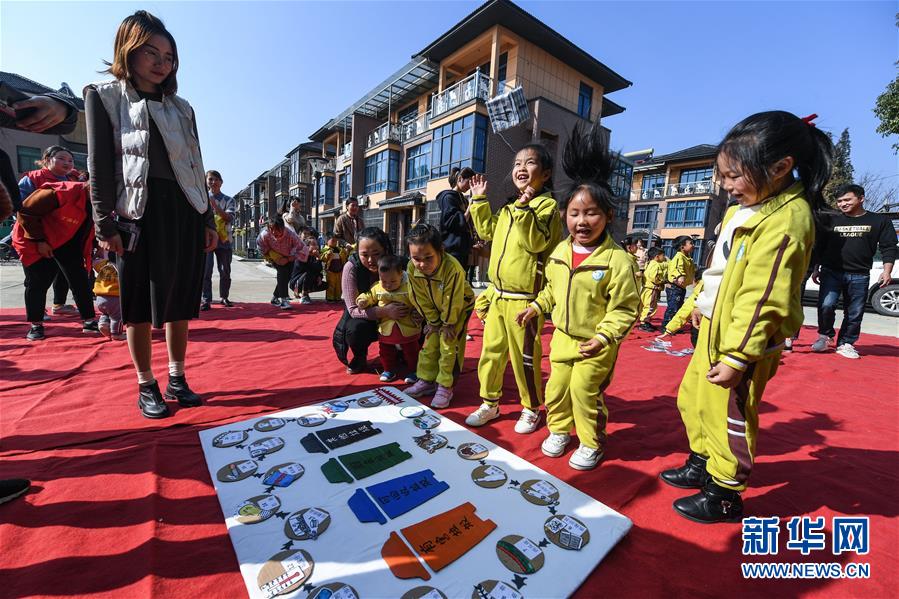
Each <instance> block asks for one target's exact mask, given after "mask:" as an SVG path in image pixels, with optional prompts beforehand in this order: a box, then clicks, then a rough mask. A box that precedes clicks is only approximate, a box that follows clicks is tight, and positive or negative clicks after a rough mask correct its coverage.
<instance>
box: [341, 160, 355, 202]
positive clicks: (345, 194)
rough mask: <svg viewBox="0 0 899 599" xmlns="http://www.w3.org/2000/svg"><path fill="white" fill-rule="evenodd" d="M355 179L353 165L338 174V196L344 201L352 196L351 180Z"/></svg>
mask: <svg viewBox="0 0 899 599" xmlns="http://www.w3.org/2000/svg"><path fill="white" fill-rule="evenodd" d="M352 180H353V167H351V166H348V167H346V170H345V171H344V172H342V173H340V174H339V175H338V176H337V197H338V198H339V199H340V200H341V201H343V200H346V199H347V198H349V197H350V182H351V181H352Z"/></svg>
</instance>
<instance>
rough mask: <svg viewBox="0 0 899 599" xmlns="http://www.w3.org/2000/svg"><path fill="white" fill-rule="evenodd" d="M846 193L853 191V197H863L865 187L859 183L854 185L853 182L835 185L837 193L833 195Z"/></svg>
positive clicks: (840, 195)
mask: <svg viewBox="0 0 899 599" xmlns="http://www.w3.org/2000/svg"><path fill="white" fill-rule="evenodd" d="M847 193H854V194H855V197H857V198H863V197H865V188H864V187H862V186H861V185H856V184H855V183H846V184H845V185H840V186H839V187H837V193H836V194H834V197H835V198H839V197H842V196H844V195H846V194H847Z"/></svg>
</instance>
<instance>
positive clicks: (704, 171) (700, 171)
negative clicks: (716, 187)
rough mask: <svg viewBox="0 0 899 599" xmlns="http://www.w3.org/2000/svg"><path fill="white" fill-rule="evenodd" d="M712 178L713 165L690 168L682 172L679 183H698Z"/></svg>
mask: <svg viewBox="0 0 899 599" xmlns="http://www.w3.org/2000/svg"><path fill="white" fill-rule="evenodd" d="M711 180H712V167H711V166H709V167H705V168H688V169H684V170H682V171H681V172H680V179H679V181H678V182H679V183H698V182H699V181H711Z"/></svg>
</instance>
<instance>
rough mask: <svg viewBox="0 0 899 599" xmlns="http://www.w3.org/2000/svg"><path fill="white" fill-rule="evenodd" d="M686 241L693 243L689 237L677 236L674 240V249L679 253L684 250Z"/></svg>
mask: <svg viewBox="0 0 899 599" xmlns="http://www.w3.org/2000/svg"><path fill="white" fill-rule="evenodd" d="M688 241H693V238H692V237H690V236H689V235H679V236H677V237H675V238H674V247H675V248H676V249H677V250H678V251H679V250H682V249H684V246H685V245H687V242H688Z"/></svg>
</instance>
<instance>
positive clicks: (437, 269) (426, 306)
mask: <svg viewBox="0 0 899 599" xmlns="http://www.w3.org/2000/svg"><path fill="white" fill-rule="evenodd" d="M406 239H407V241H408V242H409V255H410V257H411V259H410V260H409V270H408V272H409V282H410V286H411V290H412V305H414V306H415V309H416V310H418V313H419V314H421V315H422V316H423V317H424V322H425V329H424V333H425V340H424V344H423V345H422V348H421V352H420V353H419V355H418V382H417V383H415V384H414V385H412V386H411V387H409V388H408V389H406V393H408V394H409V395H411V396H412V397H421V396H424V395H432V394H433V396H434V398H433V400H432V401H431V407H432V408H445V407H447V406H449V404H450V401H452V399H453V385H454V384H455V380H456V377H457V376H458V375H459V372H460V371H461V370H462V361H463V360H464V358H465V337H466V334H467V332H468V318H469V317H470V316H471V310H472V307H473V306H474V293H473V292H472V290H471V286H470V285H469V284H468V280H467V278H466V276H465V274H466V273H465V269H464V268H462V266H461V265H460V264H459V262H458V261H457V260H456V259H455V258H453V257H452V256H450V255H449V254H448V253H446V252H445V251H443V239H442V237H441V234H440V231H438V230H437V229H436V228H435V227H432V226H430V225H424V224H422V225H416V226H414V227H412V230H411V231H409V235H408V236H407V237H406Z"/></svg>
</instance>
